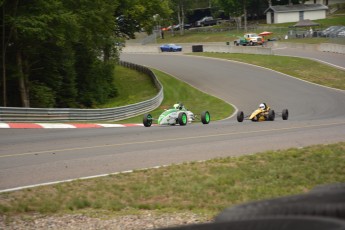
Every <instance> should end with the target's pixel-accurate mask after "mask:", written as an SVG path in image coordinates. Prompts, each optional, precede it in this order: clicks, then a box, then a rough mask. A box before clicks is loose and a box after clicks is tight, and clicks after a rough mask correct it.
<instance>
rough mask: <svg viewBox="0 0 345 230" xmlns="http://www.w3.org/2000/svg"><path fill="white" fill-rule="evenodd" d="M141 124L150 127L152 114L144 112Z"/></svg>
mask: <svg viewBox="0 0 345 230" xmlns="http://www.w3.org/2000/svg"><path fill="white" fill-rule="evenodd" d="M143 124H144V126H145V127H150V126H151V125H152V116H151V114H149V113H148V114H144V118H143Z"/></svg>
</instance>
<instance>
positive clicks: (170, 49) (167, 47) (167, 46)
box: [159, 44, 182, 52]
mask: <svg viewBox="0 0 345 230" xmlns="http://www.w3.org/2000/svg"><path fill="white" fill-rule="evenodd" d="M159 48H160V49H161V51H162V52H178V51H182V46H178V45H175V44H164V45H161V46H160V47H159Z"/></svg>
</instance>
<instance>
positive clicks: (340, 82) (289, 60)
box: [192, 53, 345, 90]
mask: <svg viewBox="0 0 345 230" xmlns="http://www.w3.org/2000/svg"><path fill="white" fill-rule="evenodd" d="M192 55H198V56H204V57H213V58H222V59H227V60H233V61H239V62H244V63H249V64H253V65H257V66H262V67H266V68H269V69H272V70H276V71H278V72H281V73H285V74H288V75H290V76H293V77H296V78H299V79H302V80H305V81H309V82H313V83H316V84H320V85H324V86H329V87H332V88H336V89H342V90H345V71H343V70H340V69H336V68H334V67H331V66H328V65H325V64H322V63H319V62H316V61H312V60H308V59H304V58H297V57H286V56H276V55H258V54H228V53H193V54H192Z"/></svg>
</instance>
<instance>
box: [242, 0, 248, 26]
mask: <svg viewBox="0 0 345 230" xmlns="http://www.w3.org/2000/svg"><path fill="white" fill-rule="evenodd" d="M246 5H247V4H246V0H244V1H243V14H244V31H245V32H247V8H246Z"/></svg>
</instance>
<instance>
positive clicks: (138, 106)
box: [0, 61, 164, 122]
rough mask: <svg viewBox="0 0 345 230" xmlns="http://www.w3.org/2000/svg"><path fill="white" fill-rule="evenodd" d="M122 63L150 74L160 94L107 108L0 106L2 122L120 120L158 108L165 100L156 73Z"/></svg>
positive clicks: (142, 67)
mask: <svg viewBox="0 0 345 230" xmlns="http://www.w3.org/2000/svg"><path fill="white" fill-rule="evenodd" d="M120 64H121V65H123V66H125V67H128V68H131V69H135V70H137V71H140V72H142V73H145V74H147V75H149V76H150V77H151V78H152V80H153V82H154V84H155V86H156V87H157V88H158V89H159V92H158V94H157V95H156V96H155V97H153V98H151V99H149V100H146V101H142V102H138V103H135V104H131V105H126V106H120V107H115V108H106V109H73V108H21V107H0V121H2V122H57V121H59V122H68V121H96V120H107V121H118V120H123V119H127V118H131V117H134V116H137V115H140V114H143V113H146V112H150V111H152V110H154V109H156V108H157V107H158V106H159V105H160V104H161V102H162V101H163V97H164V95H163V86H162V84H161V83H160V82H159V80H158V79H157V77H156V75H155V74H154V73H153V72H152V71H151V70H150V69H149V68H147V67H144V66H140V65H137V64H133V63H129V62H124V61H121V62H120Z"/></svg>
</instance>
